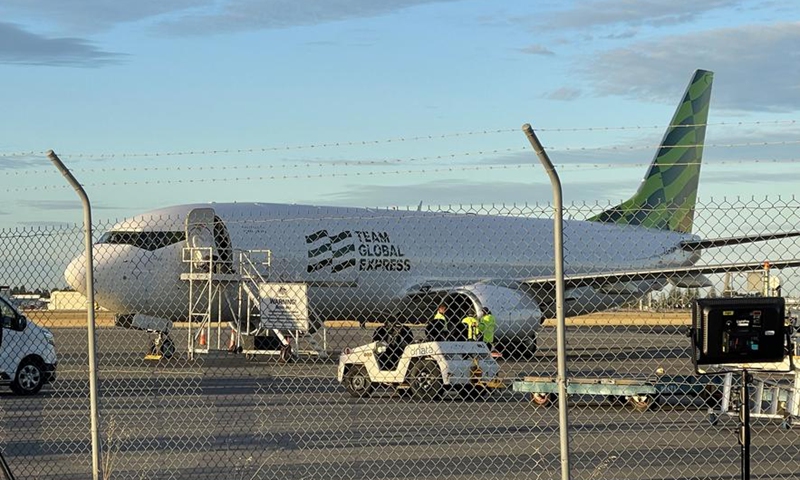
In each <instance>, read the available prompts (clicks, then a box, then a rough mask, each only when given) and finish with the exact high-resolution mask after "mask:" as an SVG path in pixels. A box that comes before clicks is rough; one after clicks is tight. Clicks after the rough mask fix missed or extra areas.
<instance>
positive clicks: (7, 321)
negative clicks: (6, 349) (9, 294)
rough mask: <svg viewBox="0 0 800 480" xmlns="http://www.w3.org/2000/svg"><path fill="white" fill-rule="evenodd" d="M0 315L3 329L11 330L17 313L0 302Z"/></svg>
mask: <svg viewBox="0 0 800 480" xmlns="http://www.w3.org/2000/svg"><path fill="white" fill-rule="evenodd" d="M0 315H2V316H3V328H11V326H12V325H13V322H14V319H15V318H17V312H15V311H14V309H13V308H11V306H10V305H9V304H7V303H6V302H4V301H3V300H0Z"/></svg>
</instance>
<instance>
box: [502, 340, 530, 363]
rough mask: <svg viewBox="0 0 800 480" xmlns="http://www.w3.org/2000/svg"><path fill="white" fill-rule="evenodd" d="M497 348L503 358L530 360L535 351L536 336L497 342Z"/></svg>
mask: <svg viewBox="0 0 800 480" xmlns="http://www.w3.org/2000/svg"><path fill="white" fill-rule="evenodd" d="M498 347H499V348H498V350H500V353H502V355H503V358H509V359H512V360H532V359H533V356H534V354H535V353H536V350H537V346H536V337H525V338H522V339H519V338H515V339H513V340H507V341H505V342H502V343H498Z"/></svg>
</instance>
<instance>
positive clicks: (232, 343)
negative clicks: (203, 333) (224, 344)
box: [228, 328, 236, 352]
mask: <svg viewBox="0 0 800 480" xmlns="http://www.w3.org/2000/svg"><path fill="white" fill-rule="evenodd" d="M228 351H229V352H233V351H236V330H234V329H232V328H231V339H230V340H229V341H228Z"/></svg>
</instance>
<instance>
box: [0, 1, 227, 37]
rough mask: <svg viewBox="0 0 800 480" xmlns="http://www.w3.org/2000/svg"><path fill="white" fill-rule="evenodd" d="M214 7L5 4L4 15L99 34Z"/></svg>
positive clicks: (164, 3)
mask: <svg viewBox="0 0 800 480" xmlns="http://www.w3.org/2000/svg"><path fill="white" fill-rule="evenodd" d="M213 4H214V1H213V0H169V1H164V0H136V1H132V2H115V1H111V2H109V1H108V0H70V1H69V2H53V1H51V0H3V4H2V6H0V11H3V10H6V11H9V12H11V11H17V12H24V13H25V14H26V15H29V16H34V17H35V18H41V19H47V20H49V21H54V22H56V24H57V25H59V26H61V27H63V28H64V29H66V30H68V31H78V32H84V33H96V32H101V31H105V30H108V29H110V28H112V27H114V26H116V25H118V24H121V23H131V22H136V21H140V20H144V19H148V18H154V17H159V16H169V15H175V14H178V13H180V12H191V11H193V10H194V9H202V8H207V7H209V6H212V5H213ZM6 16H8V15H6Z"/></svg>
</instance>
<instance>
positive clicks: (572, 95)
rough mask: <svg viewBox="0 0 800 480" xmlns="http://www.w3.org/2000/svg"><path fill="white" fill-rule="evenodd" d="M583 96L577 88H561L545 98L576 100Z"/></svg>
mask: <svg viewBox="0 0 800 480" xmlns="http://www.w3.org/2000/svg"><path fill="white" fill-rule="evenodd" d="M580 96H581V91H580V90H579V89H577V88H570V87H561V88H559V89H558V90H555V91H553V92H550V93H548V94H547V95H545V98H549V99H550V100H564V101H569V100H575V99H576V98H578V97H580Z"/></svg>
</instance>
